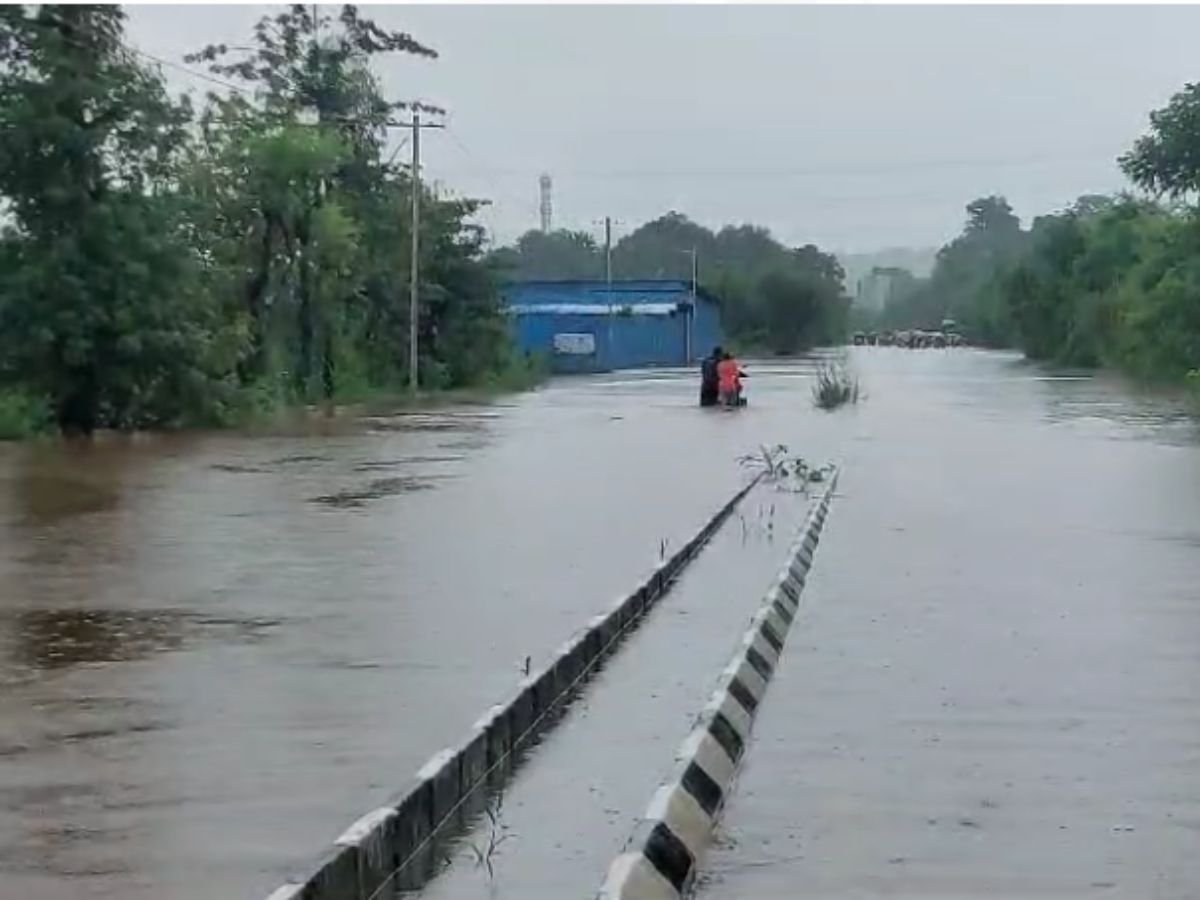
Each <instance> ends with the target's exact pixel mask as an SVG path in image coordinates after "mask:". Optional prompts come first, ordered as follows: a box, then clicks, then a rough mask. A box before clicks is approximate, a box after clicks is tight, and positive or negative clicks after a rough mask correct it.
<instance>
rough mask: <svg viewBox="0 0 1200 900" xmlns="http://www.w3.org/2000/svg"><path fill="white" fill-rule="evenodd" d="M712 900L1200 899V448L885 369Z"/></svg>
mask: <svg viewBox="0 0 1200 900" xmlns="http://www.w3.org/2000/svg"><path fill="white" fill-rule="evenodd" d="M859 360H860V370H861V372H862V373H863V377H864V381H865V383H866V385H867V388H868V390H869V391H870V393H871V397H870V399H869V401H868V402H867V403H866V404H864V405H863V406H862V407H861V408H860V409H858V410H857V411H856V412H855V413H854V414H852V415H851V416H848V417H846V418H845V420H844V424H845V426H846V434H844V435H843V436H844V438H845V442H844V443H843V444H842V447H843V450H844V454H843V455H844V462H845V472H844V476H843V478H842V480H841V481H840V483H839V496H838V498H837V499H836V500H835V501H834V504H833V507H832V509H831V513H830V517H829V520H828V522H827V523H826V527H825V531H824V535H823V538H822V541H821V546H820V549H819V551H818V553H817V559H816V565H815V566H814V570H813V573H812V575H811V577H810V578H809V582H808V586H807V588H806V592H805V600H804V603H803V610H802V614H801V617H800V618H799V619H798V620H797V627H795V628H793V630H792V634H791V637H790V640H789V645H788V647H787V650H786V652H785V654H784V658H783V662H782V664H781V667H780V669H779V671H778V673H777V676H776V678H775V679H774V681H773V683H772V685H771V689H770V691H769V693H768V696H767V698H766V701H765V703H764V704H763V706H762V707H761V708H760V713H759V716H758V721H757V723H756V728H755V735H754V741H753V744H752V747H751V750H750V753H749V754H748V757H747V762H746V765H745V767H744V769H743V771H742V773H741V776H740V778H739V782H738V785H737V788H736V791H735V793H734V795H733V797H732V799H731V802H730V805H729V806H728V807H727V809H726V811H725V815H724V821H723V825H722V828H721V833H720V839H719V842H718V844H717V847H716V848H715V849H714V851H713V853H711V854H710V856H709V857H708V859H707V862H706V866H705V871H704V873H703V876H702V878H701V889H700V897H701V898H702V900H704V898H713V900H717V898H720V900H743V898H754V900H782V898H792V897H796V896H805V897H839V898H840V897H889V898H918V897H919V898H933V897H944V898H962V897H987V898H1022V900H1029V898H1067V897H1072V898H1074V897H1080V898H1096V900H1109V898H1122V900H1135V898H1137V900H1146V898H1156V900H1191V898H1195V897H1197V896H1200V854H1197V852H1196V848H1197V841H1198V840H1200V714H1198V712H1197V710H1198V709H1200V707H1198V705H1197V695H1198V693H1200V652H1198V649H1197V648H1198V647H1200V594H1198V593H1197V589H1196V585H1197V584H1198V583H1200V450H1198V449H1197V443H1198V440H1197V437H1198V436H1197V428H1196V425H1195V423H1194V422H1193V421H1192V420H1191V419H1190V418H1188V417H1187V416H1186V415H1184V414H1183V412H1182V410H1181V409H1180V408H1179V407H1178V406H1177V405H1175V404H1174V403H1172V402H1171V401H1169V400H1163V399H1159V400H1155V399H1152V398H1148V397H1139V396H1136V395H1134V394H1133V393H1131V392H1129V391H1128V390H1126V389H1124V388H1122V387H1121V386H1120V385H1118V384H1115V383H1113V382H1111V381H1107V380H1104V379H1092V378H1081V377H1075V376H1071V375H1070V374H1067V375H1058V376H1054V375H1047V374H1045V373H1041V372H1039V371H1038V370H1036V369H1034V368H1032V367H1030V366H1027V365H1024V364H1021V363H1018V362H1015V361H1012V360H1010V359H1008V358H1005V357H998V356H987V355H945V354H942V355H938V354H935V355H934V356H926V355H922V354H910V355H908V356H900V357H897V356H896V354H895V353H892V352H888V351H884V352H875V353H874V354H871V353H866V352H864V353H863V354H861V355H860V356H859Z"/></svg>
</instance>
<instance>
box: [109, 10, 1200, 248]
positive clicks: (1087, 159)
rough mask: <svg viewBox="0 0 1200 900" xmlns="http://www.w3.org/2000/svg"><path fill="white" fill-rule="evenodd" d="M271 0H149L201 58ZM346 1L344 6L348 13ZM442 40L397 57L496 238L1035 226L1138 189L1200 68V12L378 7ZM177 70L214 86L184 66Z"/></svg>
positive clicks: (833, 240) (860, 238) (865, 242)
mask: <svg viewBox="0 0 1200 900" xmlns="http://www.w3.org/2000/svg"><path fill="white" fill-rule="evenodd" d="M270 9H271V7H265V6H170V7H166V6H136V7H129V8H128V11H129V13H130V23H129V36H130V39H131V41H132V42H133V43H134V44H135V45H136V46H137V47H138V48H139V49H142V50H145V51H147V52H151V53H154V54H156V55H160V56H162V57H164V58H167V59H170V60H172V61H179V60H180V58H181V56H182V55H183V53H185V52H187V51H189V50H193V49H196V48H197V47H199V46H201V45H203V44H206V43H209V42H219V41H225V42H228V43H248V42H249V34H250V28H251V26H252V25H253V23H254V22H255V21H256V20H257V18H258V17H259V15H261V14H262V13H263V12H264V11H268V10H270ZM331 11H332V10H331ZM369 14H370V15H372V16H373V17H374V18H376V19H377V20H378V21H379V22H380V23H381V24H383V25H385V26H387V27H391V28H399V29H403V30H406V31H409V32H411V33H412V34H413V36H414V37H416V38H417V39H418V40H420V41H422V42H423V43H425V44H427V45H429V46H432V47H433V48H434V49H436V50H437V51H438V52H439V53H440V58H439V59H437V60H434V61H426V60H421V59H416V58H407V57H406V58H393V59H387V60H380V62H379V70H380V73H381V75H382V76H383V80H384V85H385V88H386V90H387V92H388V94H389V95H390V96H391V97H394V98H397V99H398V98H405V97H419V98H423V99H426V100H429V101H431V102H436V103H437V104H439V105H441V106H444V107H445V108H447V109H448V110H450V113H451V116H450V120H449V121H450V124H451V128H450V132H449V133H447V134H442V133H438V132H427V133H426V139H425V141H424V145H423V146H424V150H425V152H424V154H423V155H424V160H425V162H426V165H427V171H428V173H429V174H430V175H431V176H432V177H434V178H436V179H438V180H440V181H441V182H442V183H443V184H444V185H445V186H446V187H447V188H449V189H452V190H454V191H456V192H459V193H465V194H469V195H474V196H483V197H487V198H490V199H491V200H492V201H493V202H494V206H493V207H492V208H491V209H489V210H488V211H487V212H486V213H485V214H484V215H483V217H482V218H483V221H484V222H485V224H487V225H488V227H489V228H490V229H492V231H493V234H494V236H495V238H496V239H498V240H501V241H506V240H510V239H511V238H513V237H514V236H515V235H517V234H520V233H521V232H522V231H524V230H526V229H527V228H532V227H535V226H536V225H537V176H538V173H540V172H542V171H546V172H549V173H550V174H551V175H552V176H553V178H554V203H555V225H556V226H559V227H569V228H582V229H590V230H593V232H594V233H596V234H599V232H600V229H599V228H598V227H597V226H596V224H595V222H596V220H598V219H601V218H602V217H603V216H605V215H611V216H613V217H614V218H615V219H617V220H619V222H621V223H625V224H623V225H620V226H618V234H620V233H621V231H623V230H627V229H628V228H631V227H634V226H636V225H637V224H639V223H641V222H642V221H645V220H646V219H649V218H652V217H654V216H657V215H659V214H661V213H663V212H665V211H667V210H669V209H677V210H679V211H681V212H685V213H687V214H688V215H690V216H691V217H692V218H694V219H696V220H698V221H700V222H702V223H704V224H706V225H709V226H710V227H711V226H718V225H721V224H724V223H727V222H735V223H740V222H755V223H758V224H763V225H766V226H768V227H770V228H771V229H772V231H774V232H775V233H776V235H777V236H778V237H779V238H780V239H782V240H784V241H785V242H787V243H789V244H800V243H807V242H813V243H816V244H819V245H821V246H822V247H824V248H826V249H831V250H843V251H867V250H874V249H879V248H883V247H890V246H930V245H939V244H941V243H943V242H945V241H946V240H947V239H948V238H950V237H951V236H953V235H954V234H955V233H956V232H957V231H958V229H959V227H960V225H961V223H962V218H963V207H964V206H965V205H966V203H967V202H968V201H970V200H971V199H972V198H974V197H977V196H980V195H983V194H988V193H1002V194H1005V195H1006V196H1007V197H1008V198H1009V201H1010V202H1011V203H1012V204H1013V206H1014V207H1015V208H1016V210H1017V212H1018V214H1020V215H1021V217H1022V219H1023V220H1024V221H1026V222H1027V221H1028V219H1029V218H1030V217H1031V216H1032V215H1035V214H1039V213H1042V212H1046V211H1049V210H1052V209H1056V208H1060V207H1062V206H1064V205H1066V204H1067V203H1069V202H1070V201H1071V200H1072V199H1074V198H1075V197H1076V196H1078V195H1079V194H1081V193H1087V192H1104V191H1111V190H1115V189H1119V188H1121V187H1123V186H1124V184H1125V182H1124V180H1123V178H1122V176H1121V174H1120V172H1119V171H1118V169H1117V167H1116V164H1115V162H1114V159H1115V157H1116V156H1117V155H1118V154H1119V153H1121V152H1122V151H1123V150H1125V149H1126V148H1127V147H1128V146H1129V145H1130V144H1131V143H1132V141H1133V140H1134V139H1135V138H1136V137H1137V135H1138V134H1140V133H1141V132H1142V131H1143V130H1144V129H1145V127H1146V124H1147V118H1146V117H1147V114H1148V112H1149V111H1150V110H1151V109H1153V108H1155V107H1157V106H1160V105H1162V104H1163V103H1164V102H1166V100H1167V99H1168V98H1169V97H1170V96H1171V94H1172V93H1174V92H1175V91H1177V90H1178V89H1179V88H1181V87H1182V86H1183V84H1184V83H1185V82H1186V81H1188V80H1200V56H1198V55H1197V53H1196V46H1197V37H1196V36H1197V35H1198V34H1200V7H1184V6H1175V7H1153V6H1139V7H1132V6H1127V7H1086V6H1074V7H1030V6H1022V7H1016V6H1014V7H928V6H927V7H896V6H892V7H870V6H840V7H798V6H793V7H781V6H771V7H766V6H758V7H750V6H733V5H730V6H657V7H650V6H641V7H635V6H613V7H600V6H587V7H583V6H562V7H552V6H403V7H399V6H372V7H370V9H369ZM166 74H167V75H168V76H169V79H170V80H171V82H172V83H173V84H174V85H177V86H180V87H193V88H195V89H196V90H197V91H198V92H199V93H203V91H204V90H205V88H206V85H204V83H203V82H200V81H198V80H195V79H192V78H189V77H188V76H186V75H183V74H180V73H178V72H174V71H168V72H167V73H166Z"/></svg>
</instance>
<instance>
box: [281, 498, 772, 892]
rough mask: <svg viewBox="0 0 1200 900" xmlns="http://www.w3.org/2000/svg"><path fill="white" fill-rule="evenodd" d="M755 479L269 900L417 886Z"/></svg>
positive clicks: (660, 596) (718, 525) (697, 550)
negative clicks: (431, 859) (442, 845)
mask: <svg viewBox="0 0 1200 900" xmlns="http://www.w3.org/2000/svg"><path fill="white" fill-rule="evenodd" d="M760 478H761V476H759V478H755V479H754V480H753V481H751V482H750V483H749V484H747V485H746V486H745V487H744V488H742V489H741V490H739V491H738V492H737V493H736V494H735V495H734V496H733V497H732V498H731V499H730V500H729V501H728V502H727V503H725V504H724V505H723V506H722V507H721V508H720V509H719V510H718V511H717V512H716V514H714V515H713V516H712V517H711V518H710V519H709V520H708V521H707V522H706V523H705V524H704V526H703V527H702V528H701V529H700V530H699V531H698V532H697V533H696V535H694V536H693V537H692V538H691V539H690V540H689V541H688V542H687V543H686V544H684V546H683V547H682V548H681V549H680V550H679V551H677V552H676V553H675V554H673V555H672V556H670V557H669V558H667V559H664V560H661V561H660V562H659V563H658V564H657V565H656V566H655V567H654V569H653V570H652V571H651V572H650V574H649V575H648V576H647V577H646V578H645V579H644V580H643V581H642V583H641V584H639V585H638V586H637V587H636V588H635V589H634V590H633V591H632V592H630V593H629V594H627V595H625V596H623V597H620V598H618V599H617V601H616V602H615V603H613V605H612V606H611V607H610V608H609V609H608V610H607V611H605V612H603V613H601V614H600V615H598V616H595V617H594V618H593V619H592V620H591V621H590V622H589V623H588V624H587V626H585V627H584V628H583V629H582V630H581V631H579V632H577V633H576V634H575V635H573V636H572V637H571V638H570V639H568V640H567V641H566V642H564V643H563V644H562V645H561V646H560V647H559V648H558V649H557V650H556V651H555V653H554V654H553V655H552V657H551V659H550V660H549V661H547V662H546V663H545V664H544V665H543V666H541V667H539V668H537V669H535V670H534V671H533V672H531V673H530V674H528V675H527V676H526V677H525V678H523V679H522V680H521V681H520V682H519V683H518V685H517V687H516V690H515V691H514V693H513V694H512V695H511V696H510V697H509V699H508V700H507V701H506V702H504V703H500V704H497V705H496V706H493V707H492V708H491V709H489V710H488V711H487V712H486V713H485V714H484V715H483V716H481V717H480V718H479V719H478V720H477V721H476V722H475V724H474V725H473V726H472V728H471V730H470V732H469V733H468V734H467V736H466V737H465V738H464V740H463V741H462V742H461V743H459V744H458V745H457V746H455V747H453V748H449V749H446V750H442V751H440V752H439V753H437V754H435V755H434V756H433V757H432V758H431V759H430V760H429V762H428V763H426V764H425V765H424V766H422V767H421V769H420V771H418V773H417V775H416V778H415V779H414V782H413V783H412V785H411V786H410V787H409V788H407V789H406V790H405V791H403V792H402V793H401V794H400V795H398V796H397V797H396V798H395V799H394V800H393V801H391V802H389V803H388V804H386V805H384V806H382V807H380V808H379V809H376V810H374V811H372V812H370V813H367V814H366V815H365V816H362V817H361V818H359V819H358V820H357V821H356V822H355V823H354V824H353V825H351V826H350V827H349V828H348V829H346V831H345V832H343V834H342V835H341V836H340V837H339V838H337V840H336V841H335V842H334V846H333V848H332V849H331V850H330V851H328V852H327V853H326V854H324V855H323V856H321V857H320V858H318V859H317V860H315V861H314V862H313V864H312V865H311V867H310V868H309V869H308V870H307V871H305V872H303V873H301V874H298V875H297V876H296V877H295V878H292V879H289V881H288V882H287V883H286V884H284V885H282V886H280V887H279V888H278V889H276V890H275V891H274V892H272V893H271V894H270V895H269V898H268V900H373V898H375V897H376V896H377V895H382V894H384V893H386V891H385V889H390V890H393V891H396V890H402V889H411V888H412V887H414V886H416V885H417V884H419V883H420V881H421V880H422V877H423V876H422V874H421V872H420V871H417V870H420V869H422V867H423V865H424V864H423V863H422V859H421V856H422V853H424V852H426V851H427V850H428V847H429V845H430V844H431V841H432V838H433V837H434V835H435V834H440V833H448V832H449V831H451V830H452V829H453V828H454V827H456V826H458V825H461V824H462V823H463V821H465V819H466V818H469V816H470V815H471V814H472V813H474V812H478V811H479V810H480V809H482V806H483V800H482V798H483V797H484V795H485V794H486V791H487V790H494V789H497V788H499V787H500V786H502V785H503V783H504V780H505V779H506V778H507V775H508V773H509V772H510V771H511V769H512V766H513V764H514V760H515V758H516V756H517V754H518V752H519V751H521V750H522V749H523V748H525V747H526V746H528V745H529V744H530V743H531V739H532V738H533V737H535V736H536V735H538V734H539V733H540V732H541V731H542V730H544V729H545V728H547V727H549V726H550V725H551V724H552V723H553V722H554V721H555V714H556V713H557V712H558V711H561V710H562V709H563V708H565V706H566V705H567V704H568V703H570V701H571V700H572V699H573V697H574V696H575V693H576V692H577V690H578V688H579V687H580V686H581V685H582V684H583V683H584V681H586V679H587V678H588V677H589V676H590V674H591V673H592V672H593V671H594V670H595V668H596V666H597V664H598V663H599V662H601V661H602V660H603V659H604V658H605V657H606V656H608V655H609V654H611V653H612V652H614V651H615V649H616V648H617V646H618V645H619V644H620V642H621V640H622V639H623V638H624V637H625V636H626V635H627V634H628V633H629V632H630V631H631V630H632V629H634V628H636V627H637V625H638V624H639V623H640V622H641V620H642V618H643V617H644V616H645V615H646V613H647V612H649V611H650V610H651V609H652V608H653V607H654V605H655V604H656V603H657V602H658V601H659V600H660V599H661V598H662V596H663V595H664V594H666V593H667V591H668V590H669V589H670V587H671V585H672V583H673V582H674V581H675V580H676V579H677V578H678V577H679V576H680V574H681V573H682V572H683V571H684V569H685V568H686V567H687V565H688V563H690V562H691V561H692V560H693V559H694V558H695V557H696V555H697V554H698V553H699V552H700V551H701V550H702V549H703V548H704V546H705V544H707V543H708V541H709V540H710V539H711V538H712V536H713V535H714V534H715V533H716V531H717V530H718V529H719V528H720V527H721V526H722V525H723V524H724V523H725V521H726V520H727V519H728V518H729V516H730V515H731V514H732V512H733V510H734V509H735V508H736V507H737V505H738V504H739V503H740V502H741V501H742V499H743V498H744V497H745V496H746V495H747V494H748V493H749V492H750V491H751V490H752V489H753V488H754V486H755V485H756V484H757V483H758V481H759V480H760ZM768 646H769V645H768ZM472 798H474V802H470V801H472Z"/></svg>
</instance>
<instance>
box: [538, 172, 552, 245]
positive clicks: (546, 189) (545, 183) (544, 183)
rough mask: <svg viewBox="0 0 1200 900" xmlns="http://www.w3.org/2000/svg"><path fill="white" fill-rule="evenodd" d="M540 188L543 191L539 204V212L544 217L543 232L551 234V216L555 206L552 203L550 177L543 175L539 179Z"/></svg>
mask: <svg viewBox="0 0 1200 900" xmlns="http://www.w3.org/2000/svg"><path fill="white" fill-rule="evenodd" d="M538 188H539V189H540V191H541V198H542V199H541V203H540V204H538V212H540V213H541V216H542V231H543V232H544V233H549V232H550V228H551V221H550V219H551V214H552V212H553V206H552V205H551V203H550V176H549V175H546V174H543V175H542V176H541V177H539V178H538Z"/></svg>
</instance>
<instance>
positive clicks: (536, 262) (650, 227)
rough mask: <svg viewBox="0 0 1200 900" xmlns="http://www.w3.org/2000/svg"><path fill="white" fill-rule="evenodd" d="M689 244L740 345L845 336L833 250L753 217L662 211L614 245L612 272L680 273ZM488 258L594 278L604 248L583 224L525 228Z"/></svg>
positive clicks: (523, 273) (530, 271)
mask: <svg viewBox="0 0 1200 900" xmlns="http://www.w3.org/2000/svg"><path fill="white" fill-rule="evenodd" d="M693 251H694V252H695V254H696V261H697V274H698V276H699V277H698V283H699V287H700V288H701V289H702V290H703V291H704V292H705V293H706V294H708V295H710V296H712V297H713V298H714V299H715V300H716V302H717V303H718V304H719V306H720V310H721V321H722V324H723V326H724V328H725V330H726V332H727V333H728V334H729V335H730V337H731V338H732V340H733V341H734V343H735V344H736V345H738V346H739V347H740V348H741V349H742V350H761V351H768V352H774V353H781V354H784V353H794V352H796V351H798V350H802V349H804V348H807V347H811V346H813V345H816V344H828V343H838V342H840V341H842V340H844V338H845V336H846V329H847V322H848V315H849V304H850V300H849V298H848V297H847V296H846V295H845V291H844V288H843V282H844V280H845V272H844V271H843V270H842V267H841V264H840V263H839V262H838V260H837V258H836V257H835V256H833V255H832V254H829V253H825V252H824V251H822V250H820V249H819V248H817V247H816V246H814V245H812V244H807V245H805V246H802V247H798V248H789V247H787V246H785V245H784V244H782V243H780V242H779V241H778V240H776V239H775V238H774V237H773V236H772V235H771V233H770V231H768V230H767V229H766V228H762V227H760V226H757V225H727V226H725V227H723V228H721V229H719V230H718V231H715V232H714V231H711V230H709V229H708V228H705V227H704V226H702V225H699V224H697V223H696V222H693V221H692V220H691V219H689V218H688V217H687V216H685V215H683V214H681V213H678V212H669V213H667V214H666V215H663V216H660V217H659V218H657V219H654V220H652V221H650V222H646V223H645V224H643V225H641V226H639V227H638V228H636V229H635V230H633V231H632V232H630V233H629V234H627V235H625V236H623V237H622V238H621V239H620V240H618V241H617V242H616V244H614V245H613V248H612V272H613V277H614V278H678V279H682V280H689V279H690V278H691V277H692V253H693ZM493 260H494V261H495V263H496V264H497V265H498V266H500V267H502V268H503V269H504V270H505V271H507V272H509V273H511V274H512V275H513V276H514V277H517V278H533V279H572V278H583V279H600V278H604V277H605V269H606V260H605V250H604V248H603V247H602V246H600V245H599V244H598V242H597V241H596V239H595V238H594V237H593V236H592V235H591V234H589V233H587V232H585V231H569V230H559V231H552V232H548V233H543V232H540V231H529V232H527V233H525V234H524V235H522V236H521V237H520V238H519V239H518V240H517V241H516V242H515V243H514V244H513V245H512V246H511V247H505V248H502V249H500V250H497V251H496V252H495V254H494V255H493Z"/></svg>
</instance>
